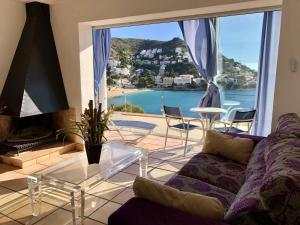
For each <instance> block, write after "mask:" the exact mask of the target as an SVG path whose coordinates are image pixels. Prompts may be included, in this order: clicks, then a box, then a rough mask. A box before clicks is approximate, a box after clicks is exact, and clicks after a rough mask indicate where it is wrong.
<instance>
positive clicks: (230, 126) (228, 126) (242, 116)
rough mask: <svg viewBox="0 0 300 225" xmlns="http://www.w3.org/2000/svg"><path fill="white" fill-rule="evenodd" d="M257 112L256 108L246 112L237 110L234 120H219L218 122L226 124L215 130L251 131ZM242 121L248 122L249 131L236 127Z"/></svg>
mask: <svg viewBox="0 0 300 225" xmlns="http://www.w3.org/2000/svg"><path fill="white" fill-rule="evenodd" d="M255 114H256V110H255V109H254V110H251V111H244V112H242V111H239V110H237V111H236V112H235V114H234V117H233V120H232V121H217V122H218V123H222V124H224V128H215V130H218V131H221V132H231V133H249V132H250V130H251V127H252V125H253V122H254V118H255ZM241 123H247V131H245V130H241V129H239V128H237V127H235V126H236V125H238V124H241Z"/></svg>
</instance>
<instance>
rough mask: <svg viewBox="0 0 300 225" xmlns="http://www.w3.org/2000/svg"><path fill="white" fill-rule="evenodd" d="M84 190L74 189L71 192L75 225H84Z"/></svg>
mask: <svg viewBox="0 0 300 225" xmlns="http://www.w3.org/2000/svg"><path fill="white" fill-rule="evenodd" d="M84 194H85V193H84V190H81V188H80V187H79V186H78V187H74V189H73V191H72V192H71V207H72V217H73V224H74V225H82V224H83V217H84V207H85V206H84V205H85V197H84Z"/></svg>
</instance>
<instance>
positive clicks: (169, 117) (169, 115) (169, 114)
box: [163, 105, 204, 156]
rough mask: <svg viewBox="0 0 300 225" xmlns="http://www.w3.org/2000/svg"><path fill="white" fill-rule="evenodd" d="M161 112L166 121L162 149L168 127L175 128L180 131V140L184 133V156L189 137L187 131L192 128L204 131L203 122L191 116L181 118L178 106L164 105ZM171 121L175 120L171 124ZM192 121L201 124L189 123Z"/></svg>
mask: <svg viewBox="0 0 300 225" xmlns="http://www.w3.org/2000/svg"><path fill="white" fill-rule="evenodd" d="M163 114H164V116H165V119H166V122H167V131H166V137H165V145H164V150H165V151H166V146H167V140H168V135H169V129H172V130H176V131H179V132H180V137H181V140H182V139H183V136H182V134H183V133H185V145H184V156H185V155H186V151H187V141H188V137H189V131H190V130H194V129H200V130H202V131H203V132H204V124H203V122H202V121H201V119H198V118H191V119H187V118H183V116H182V113H181V110H180V108H179V107H170V106H165V105H164V106H163ZM173 121H177V122H176V123H175V124H173ZM192 121H197V122H200V124H201V126H198V125H194V124H191V123H190V122H192ZM202 138H203V137H202Z"/></svg>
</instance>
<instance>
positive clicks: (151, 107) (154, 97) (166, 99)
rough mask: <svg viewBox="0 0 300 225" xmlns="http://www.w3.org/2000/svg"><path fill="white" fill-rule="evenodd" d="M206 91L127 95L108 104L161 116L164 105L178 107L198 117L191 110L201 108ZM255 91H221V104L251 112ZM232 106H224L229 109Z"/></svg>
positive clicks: (112, 99)
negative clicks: (235, 103) (139, 109)
mask: <svg viewBox="0 0 300 225" xmlns="http://www.w3.org/2000/svg"><path fill="white" fill-rule="evenodd" d="M203 95H204V91H167V90H151V91H145V92H138V93H132V94H127V95H123V96H118V97H112V98H109V99H108V104H109V105H111V104H114V105H122V104H124V103H130V104H133V105H136V106H139V107H141V108H142V109H143V110H144V111H145V113H149V114H161V108H162V105H163V104H165V105H168V106H178V107H180V108H181V111H182V114H183V115H184V116H190V117H197V114H195V113H193V112H191V111H190V109H191V108H193V107H197V106H199V102H200V99H201V98H202V96H203ZM255 95H256V90H255V89H242V90H223V91H221V102H222V103H224V102H227V101H228V100H230V101H235V102H239V105H236V106H233V107H236V108H239V109H240V110H250V109H253V108H254V107H255ZM229 107H230V106H226V105H222V108H225V109H228V108H229Z"/></svg>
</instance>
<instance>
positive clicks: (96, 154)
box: [85, 143, 102, 164]
mask: <svg viewBox="0 0 300 225" xmlns="http://www.w3.org/2000/svg"><path fill="white" fill-rule="evenodd" d="M85 151H86V156H87V159H88V162H89V164H94V163H96V164H98V163H99V162H100V156H101V151H102V144H99V145H90V144H87V143H85Z"/></svg>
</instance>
